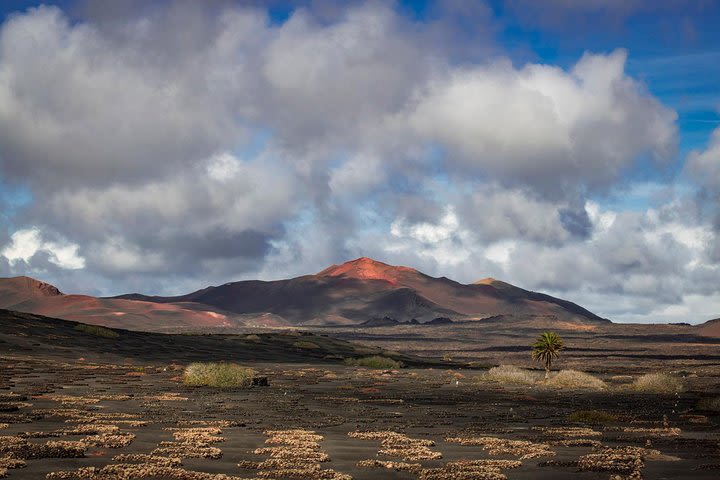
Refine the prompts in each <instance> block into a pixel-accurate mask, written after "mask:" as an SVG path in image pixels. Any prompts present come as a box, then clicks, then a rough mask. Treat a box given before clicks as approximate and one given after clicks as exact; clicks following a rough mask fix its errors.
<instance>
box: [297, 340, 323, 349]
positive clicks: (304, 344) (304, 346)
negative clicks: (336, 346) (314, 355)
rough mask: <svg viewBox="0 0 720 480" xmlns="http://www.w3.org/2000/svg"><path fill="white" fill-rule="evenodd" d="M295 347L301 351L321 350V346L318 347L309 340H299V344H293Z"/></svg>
mask: <svg viewBox="0 0 720 480" xmlns="http://www.w3.org/2000/svg"><path fill="white" fill-rule="evenodd" d="M293 347H295V348H299V349H301V350H319V349H320V345H318V344H317V343H315V342H309V341H307V340H298V341H297V342H295V343H293Z"/></svg>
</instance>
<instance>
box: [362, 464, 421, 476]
mask: <svg viewBox="0 0 720 480" xmlns="http://www.w3.org/2000/svg"><path fill="white" fill-rule="evenodd" d="M357 466H358V467H360V468H386V469H388V470H394V471H396V472H410V473H414V474H415V475H417V474H419V473H420V471H421V470H422V465H421V464H419V463H407V462H391V461H387V460H361V461H359V462H358V463H357Z"/></svg>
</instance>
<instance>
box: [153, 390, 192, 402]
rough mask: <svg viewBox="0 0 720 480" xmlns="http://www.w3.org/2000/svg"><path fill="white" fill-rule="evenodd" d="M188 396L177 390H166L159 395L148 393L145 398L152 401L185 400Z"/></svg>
mask: <svg viewBox="0 0 720 480" xmlns="http://www.w3.org/2000/svg"><path fill="white" fill-rule="evenodd" d="M187 399H188V397H183V396H181V395H180V394H179V393H177V392H164V393H161V394H158V395H146V396H144V397H143V400H147V401H150V402H184V401H186V400H187Z"/></svg>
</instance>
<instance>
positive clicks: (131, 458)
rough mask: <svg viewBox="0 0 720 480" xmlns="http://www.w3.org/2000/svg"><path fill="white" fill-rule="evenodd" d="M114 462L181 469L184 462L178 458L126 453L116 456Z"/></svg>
mask: <svg viewBox="0 0 720 480" xmlns="http://www.w3.org/2000/svg"><path fill="white" fill-rule="evenodd" d="M113 462H119V463H150V464H153V465H161V466H164V467H179V466H180V465H182V461H181V460H180V459H179V458H177V457H159V456H156V455H147V454H144V453H126V454H121V455H115V456H114V457H113Z"/></svg>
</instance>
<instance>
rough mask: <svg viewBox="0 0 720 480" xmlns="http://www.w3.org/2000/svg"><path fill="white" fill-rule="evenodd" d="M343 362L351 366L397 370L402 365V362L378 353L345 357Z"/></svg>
mask: <svg viewBox="0 0 720 480" xmlns="http://www.w3.org/2000/svg"><path fill="white" fill-rule="evenodd" d="M344 363H345V365H349V366H351V367H366V368H377V369H380V370H397V369H399V368H402V367H403V366H404V365H403V363H402V362H398V361H395V360H393V359H392V358H388V357H382V356H380V355H373V356H370V357H363V358H346V359H345V361H344Z"/></svg>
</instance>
